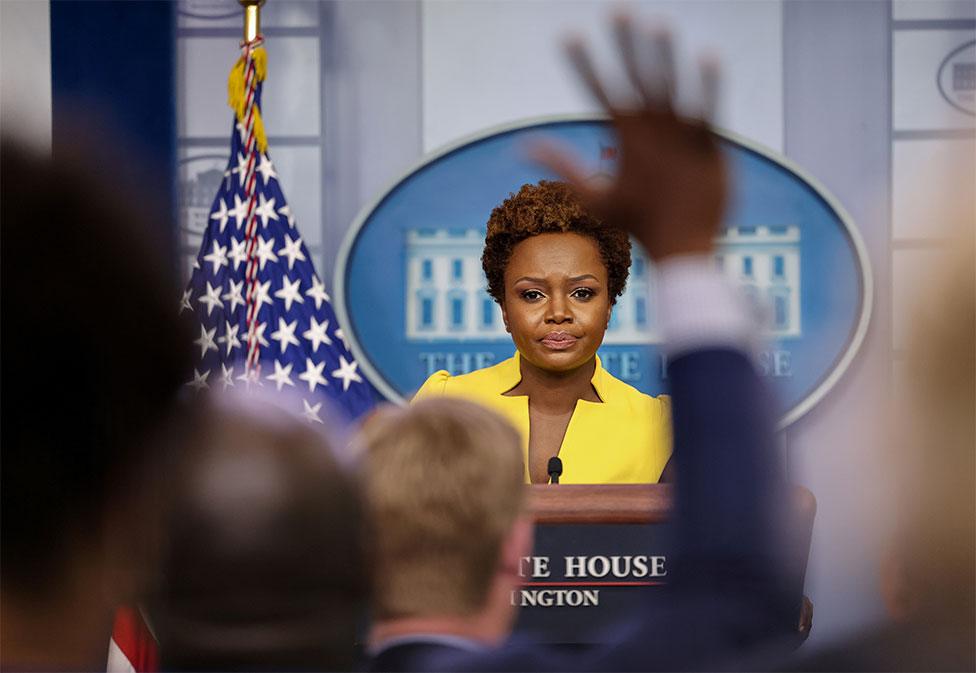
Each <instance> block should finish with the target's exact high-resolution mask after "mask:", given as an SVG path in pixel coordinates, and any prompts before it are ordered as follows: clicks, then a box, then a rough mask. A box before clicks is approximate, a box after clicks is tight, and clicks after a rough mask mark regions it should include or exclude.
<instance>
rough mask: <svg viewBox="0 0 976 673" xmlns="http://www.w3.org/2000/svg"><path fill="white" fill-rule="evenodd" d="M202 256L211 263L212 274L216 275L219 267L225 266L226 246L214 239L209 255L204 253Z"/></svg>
mask: <svg viewBox="0 0 976 673" xmlns="http://www.w3.org/2000/svg"><path fill="white" fill-rule="evenodd" d="M203 258H204V259H205V260H207V261H208V262H210V263H211V264H213V274H214V275H215V276H216V275H217V271H218V270H219V269H220V267H222V266H227V246H225V245H220V244H219V243H217V241H214V242H213V250H212V251H211V252H210V254H209V255H204V256H203Z"/></svg>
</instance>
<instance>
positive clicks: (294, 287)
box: [274, 276, 305, 312]
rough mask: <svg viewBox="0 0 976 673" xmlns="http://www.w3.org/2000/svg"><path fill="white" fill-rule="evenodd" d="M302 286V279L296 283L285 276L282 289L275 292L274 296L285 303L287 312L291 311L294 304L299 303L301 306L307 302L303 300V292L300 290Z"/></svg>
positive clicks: (297, 279) (298, 279) (296, 280)
mask: <svg viewBox="0 0 976 673" xmlns="http://www.w3.org/2000/svg"><path fill="white" fill-rule="evenodd" d="M301 284H302V279H301V278H296V279H295V282H294V283H291V282H289V280H288V276H284V277H283V278H282V279H281V289H280V290H278V291H277V292H275V293H274V296H276V297H277V298H278V299H281V300H282V301H284V302H285V312H288V311H290V310H291V305H292V302H296V301H297V302H298V303H299V304H304V303H305V300H304V299H302V295H301V292H299V290H298V287H299V286H300V285H301Z"/></svg>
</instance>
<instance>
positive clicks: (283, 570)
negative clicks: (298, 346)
mask: <svg viewBox="0 0 976 673" xmlns="http://www.w3.org/2000/svg"><path fill="white" fill-rule="evenodd" d="M203 404H204V406H203V408H202V409H201V410H200V413H199V415H198V419H197V422H196V425H195V427H194V428H193V430H192V434H191V436H190V437H189V438H188V440H187V442H186V445H185V447H184V449H183V451H182V459H181V460H180V461H179V464H178V467H177V469H176V471H175V474H174V475H173V479H172V481H171V484H172V486H171V493H170V502H171V505H170V511H169V515H168V522H167V525H166V527H165V535H164V541H163V545H162V550H161V573H160V582H159V585H158V587H157V589H156V591H154V592H153V597H152V599H151V601H150V603H149V605H150V616H151V619H152V622H153V624H154V628H155V632H156V635H157V637H158V639H159V644H160V658H161V665H162V667H163V669H164V670H269V669H278V670H336V669H338V670H348V669H350V668H352V667H353V665H354V663H355V642H356V629H357V626H359V625H360V624H359V619H360V618H361V617H362V616H363V615H365V611H366V609H367V596H368V586H369V564H368V563H367V558H366V553H365V542H364V541H365V539H366V537H367V535H368V533H367V531H366V530H365V529H364V526H365V520H364V507H363V506H362V502H361V493H360V489H359V486H358V484H357V483H356V481H355V480H354V478H353V477H352V476H351V475H350V474H348V473H347V472H346V471H345V470H344V469H343V468H342V467H341V465H340V463H339V462H338V461H337V460H336V457H335V456H334V454H333V447H331V446H330V441H329V440H327V439H326V438H325V437H324V436H323V435H321V434H320V433H318V432H316V431H314V430H313V428H311V427H310V426H309V425H308V424H307V423H306V422H305V421H303V420H301V419H299V418H296V417H292V416H291V415H290V414H288V413H287V412H284V411H282V410H281V409H280V408H279V407H277V406H274V405H273V403H271V402H268V401H266V400H262V398H261V397H260V396H258V397H254V398H243V397H238V396H231V397H229V398H228V397H226V396H224V397H221V398H215V399H213V400H211V401H210V402H205V403H203Z"/></svg>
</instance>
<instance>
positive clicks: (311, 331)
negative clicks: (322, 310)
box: [302, 316, 332, 353]
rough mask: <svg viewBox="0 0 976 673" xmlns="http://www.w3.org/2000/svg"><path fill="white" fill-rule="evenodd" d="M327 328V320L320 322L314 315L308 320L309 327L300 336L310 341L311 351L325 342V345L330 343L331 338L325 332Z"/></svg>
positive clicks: (316, 349) (314, 350)
mask: <svg viewBox="0 0 976 673" xmlns="http://www.w3.org/2000/svg"><path fill="white" fill-rule="evenodd" d="M328 328H329V321H328V320H323V321H322V322H321V323H319V321H317V320H316V319H315V316H312V318H311V319H310V320H309V327H308V329H307V330H305V331H304V332H303V333H302V336H303V337H305V338H306V339H308V340H309V341H310V342H312V352H313V353H315V352H316V351H318V349H319V346H320V345H322V344H325V345H326V346H331V345H332V339H330V338H329V335H328V334H326V332H325V330H327V329H328Z"/></svg>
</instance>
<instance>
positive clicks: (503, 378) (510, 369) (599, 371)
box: [498, 351, 610, 403]
mask: <svg viewBox="0 0 976 673" xmlns="http://www.w3.org/2000/svg"><path fill="white" fill-rule="evenodd" d="M521 360H522V355H521V354H520V353H519V352H518V351H515V357H513V358H509V359H508V360H505V361H504V362H501V363H499V366H498V375H499V376H498V394H499V395H502V394H503V393H506V392H508V391H509V390H511V389H512V388H514V387H515V386H517V385H518V383H519V381H521V380H522V365H521ZM607 376H609V374H608V373H607V370H605V369H604V368H603V363H602V362H601V361H600V356H599V355H597V356H596V368H595V369H594V370H593V377H592V378H591V379H590V383H591V384H592V385H593V389H594V390H596V394H597V395H598V396H599V398H600V399H601V400H602V401H603V402H604V403H607V402H609V401H610V400H608V399H607V389H608V386H607V384H606V377H607ZM581 401H585V400H581Z"/></svg>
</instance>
